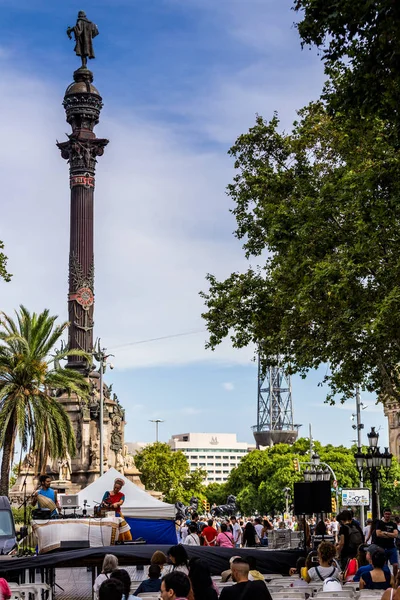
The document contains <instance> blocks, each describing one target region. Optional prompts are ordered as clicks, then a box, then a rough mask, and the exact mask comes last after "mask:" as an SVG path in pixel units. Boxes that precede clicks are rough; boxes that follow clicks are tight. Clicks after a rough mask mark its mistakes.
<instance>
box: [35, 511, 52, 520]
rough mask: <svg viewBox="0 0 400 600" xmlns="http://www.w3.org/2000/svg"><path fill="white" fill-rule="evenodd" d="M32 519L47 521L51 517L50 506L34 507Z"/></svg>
mask: <svg viewBox="0 0 400 600" xmlns="http://www.w3.org/2000/svg"><path fill="white" fill-rule="evenodd" d="M32 519H33V520H34V521H49V520H50V519H51V510H50V508H35V509H33V511H32Z"/></svg>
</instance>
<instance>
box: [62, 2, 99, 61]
mask: <svg viewBox="0 0 400 600" xmlns="http://www.w3.org/2000/svg"><path fill="white" fill-rule="evenodd" d="M72 32H73V33H74V36H75V42H76V44H75V48H74V50H75V54H76V55H77V56H80V57H81V59H82V68H84V69H86V68H87V59H88V58H94V50H93V38H94V37H96V35H98V34H99V30H98V29H97V25H95V24H94V23H92V22H91V21H89V19H87V18H86V13H85V12H84V11H83V10H80V11H79V13H78V19H77V21H76V25H75V27H68V29H67V35H68V37H69V39H72V36H71V33H72Z"/></svg>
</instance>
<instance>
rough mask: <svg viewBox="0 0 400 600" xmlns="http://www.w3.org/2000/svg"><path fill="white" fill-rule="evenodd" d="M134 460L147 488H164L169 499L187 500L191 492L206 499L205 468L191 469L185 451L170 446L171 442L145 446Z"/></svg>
mask: <svg viewBox="0 0 400 600" xmlns="http://www.w3.org/2000/svg"><path fill="white" fill-rule="evenodd" d="M135 464H136V466H137V468H138V469H139V471H141V473H142V475H141V480H142V482H143V484H144V485H145V487H146V489H148V490H157V491H159V492H162V494H163V495H164V497H165V500H166V501H167V502H172V503H174V502H178V501H179V502H184V503H188V502H189V500H190V498H191V497H192V496H196V497H197V498H199V500H202V499H203V498H204V499H205V495H204V485H203V481H204V479H205V478H206V476H207V473H206V472H205V471H203V470H202V469H197V470H196V471H192V472H190V469H189V463H188V460H187V458H186V456H185V455H184V454H183V452H181V451H173V450H171V448H170V446H169V445H168V444H164V443H161V442H155V443H154V444H150V445H149V446H146V447H145V448H143V450H141V451H140V452H138V453H137V454H136V456H135Z"/></svg>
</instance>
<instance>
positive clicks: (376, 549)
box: [365, 544, 382, 556]
mask: <svg viewBox="0 0 400 600" xmlns="http://www.w3.org/2000/svg"><path fill="white" fill-rule="evenodd" d="M365 551H366V552H369V553H370V555H371V556H372V555H373V554H375V552H381V551H382V548H381V547H380V546H377V545H376V544H370V545H369V546H367V547H366V549H365Z"/></svg>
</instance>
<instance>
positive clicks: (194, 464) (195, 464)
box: [190, 462, 198, 467]
mask: <svg viewBox="0 0 400 600" xmlns="http://www.w3.org/2000/svg"><path fill="white" fill-rule="evenodd" d="M190 466H191V467H197V466H198V463H197V462H195V463H191V465H190Z"/></svg>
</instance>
